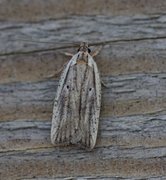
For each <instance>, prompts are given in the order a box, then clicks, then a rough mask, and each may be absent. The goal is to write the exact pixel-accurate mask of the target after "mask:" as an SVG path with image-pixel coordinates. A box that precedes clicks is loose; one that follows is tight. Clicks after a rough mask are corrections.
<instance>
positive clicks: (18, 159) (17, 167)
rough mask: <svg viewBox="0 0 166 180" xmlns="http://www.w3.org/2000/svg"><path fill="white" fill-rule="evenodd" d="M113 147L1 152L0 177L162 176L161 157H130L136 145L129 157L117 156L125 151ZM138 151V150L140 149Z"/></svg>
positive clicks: (163, 173)
mask: <svg viewBox="0 0 166 180" xmlns="http://www.w3.org/2000/svg"><path fill="white" fill-rule="evenodd" d="M114 149H116V148H114V147H110V148H97V149H95V150H94V151H92V152H86V151H84V150H79V149H75V150H73V149H72V150H71V149H68V148H66V149H64V148H63V149H60V148H58V149H47V151H45V150H43V151H42V150H39V151H38V152H33V151H32V152H17V153H13V154H9V155H6V154H5V155H3V154H1V164H0V167H1V168H0V171H1V178H2V177H5V178H6V179H11V178H13V179H17V178H19V177H22V178H32V177H34V176H35V177H58V176H59V177H64V176H74V177H77V176H94V175H98V176H122V177H124V178H130V177H139V178H140V177H141V178H145V177H151V176H162V175H163V176H165V167H166V163H165V158H164V157H157V156H155V153H154V156H153V158H150V157H148V158H146V157H142V158H141V157H140V158H133V156H134V154H135V153H137V152H139V149H135V150H134V151H131V154H133V155H132V157H130V156H129V157H127V158H126V157H118V156H119V155H120V154H123V155H125V152H124V153H122V152H123V150H118V151H117V152H116V151H115V150H114ZM156 151H160V152H161V154H163V152H164V151H165V149H164V148H158V150H157V149H156ZM126 152H129V150H126ZM140 154H142V150H141V152H140ZM144 154H149V150H148V149H145V150H144ZM150 154H151V153H150ZM152 154H153V153H152ZM125 156H126V155H125ZM136 156H137V155H136Z"/></svg>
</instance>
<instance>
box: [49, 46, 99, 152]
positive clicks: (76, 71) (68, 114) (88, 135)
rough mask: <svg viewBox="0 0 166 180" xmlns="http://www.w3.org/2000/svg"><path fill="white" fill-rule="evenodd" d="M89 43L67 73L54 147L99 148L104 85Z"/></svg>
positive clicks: (56, 113) (59, 101) (57, 102)
mask: <svg viewBox="0 0 166 180" xmlns="http://www.w3.org/2000/svg"><path fill="white" fill-rule="evenodd" d="M88 50H89V49H88V46H87V45H86V43H83V44H81V45H80V48H79V52H78V53H77V54H75V55H74V56H73V57H72V59H71V60H70V61H69V62H68V64H67V66H66V68H65V69H64V71H63V73H62V75H61V77H60V81H59V86H58V89H57V94H56V98H55V102H54V108H53V116H52V127H51V142H52V144H63V145H68V144H76V145H81V146H83V147H85V148H89V149H93V147H94V146H95V144H96V139H97V132H98V124H99V116H100V104H101V81H100V76H99V72H98V68H97V65H96V63H95V61H94V60H93V58H92V56H91V55H90V54H89V52H88Z"/></svg>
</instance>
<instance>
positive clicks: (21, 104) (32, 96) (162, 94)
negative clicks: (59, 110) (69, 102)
mask: <svg viewBox="0 0 166 180" xmlns="http://www.w3.org/2000/svg"><path fill="white" fill-rule="evenodd" d="M103 81H104V82H105V83H106V84H107V86H108V88H103V91H102V110H101V116H102V117H108V116H124V115H134V114H149V113H157V112H158V113H159V112H161V113H162V112H164V111H166V78H165V74H152V75H147V74H133V75H125V76H124V75H123V76H114V77H108V76H107V77H105V78H103ZM57 84H58V81H54V80H50V81H48V80H47V81H40V82H37V83H11V84H1V85H0V109H1V111H0V117H1V118H0V121H5V120H14V119H41V120H42V119H51V114H52V107H53V100H54V97H55V94H56V88H57Z"/></svg>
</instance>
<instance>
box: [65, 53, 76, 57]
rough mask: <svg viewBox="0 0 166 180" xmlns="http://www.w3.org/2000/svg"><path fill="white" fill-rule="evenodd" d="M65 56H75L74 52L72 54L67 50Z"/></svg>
mask: <svg viewBox="0 0 166 180" xmlns="http://www.w3.org/2000/svg"><path fill="white" fill-rule="evenodd" d="M63 54H64V55H65V56H70V57H73V56H74V54H71V53H68V52H65V53H63Z"/></svg>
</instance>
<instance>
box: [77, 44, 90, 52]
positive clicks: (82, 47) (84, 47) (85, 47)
mask: <svg viewBox="0 0 166 180" xmlns="http://www.w3.org/2000/svg"><path fill="white" fill-rule="evenodd" d="M78 51H82V52H84V53H86V52H88V53H90V52H91V50H90V49H89V46H88V43H87V42H81V44H80V47H79V49H78Z"/></svg>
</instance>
